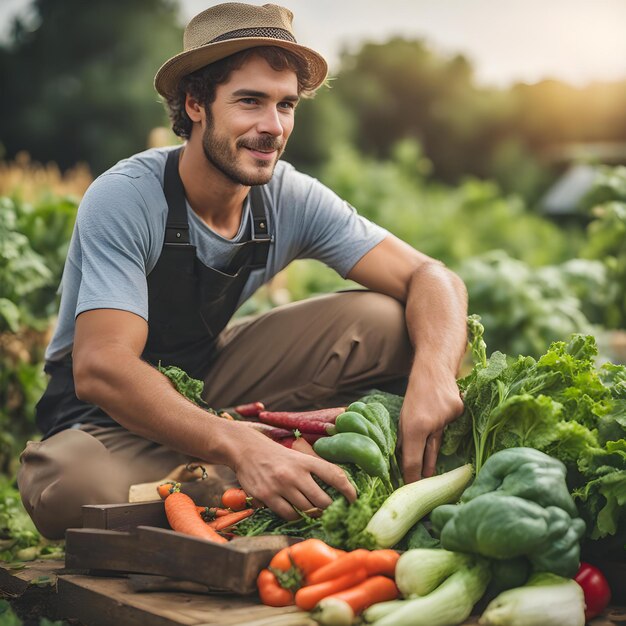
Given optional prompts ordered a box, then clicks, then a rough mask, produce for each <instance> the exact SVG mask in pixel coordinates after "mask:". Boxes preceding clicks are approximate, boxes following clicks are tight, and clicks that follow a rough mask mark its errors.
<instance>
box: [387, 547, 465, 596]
mask: <svg viewBox="0 0 626 626" xmlns="http://www.w3.org/2000/svg"><path fill="white" fill-rule="evenodd" d="M472 561H473V559H472V557H471V556H469V555H467V554H461V553H460V552H451V551H450V550H440V549H436V550H431V549H422V548H416V549H415V550H408V551H407V552H405V553H404V554H403V555H402V556H401V557H400V558H399V559H398V563H397V564H396V572H395V578H396V585H398V589H399V590H400V593H402V595H403V596H404V597H405V598H413V597H415V596H426V595H428V594H429V593H430V592H431V591H434V590H435V589H436V588H437V587H439V585H440V584H441V583H442V582H443V581H444V580H445V579H446V578H448V576H450V575H451V574H453V573H454V572H456V571H457V570H460V569H463V568H464V567H467V566H468V565H470V564H471V563H472Z"/></svg>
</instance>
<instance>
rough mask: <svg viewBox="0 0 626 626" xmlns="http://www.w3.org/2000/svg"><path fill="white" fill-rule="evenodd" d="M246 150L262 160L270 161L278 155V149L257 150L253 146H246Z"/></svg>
mask: <svg viewBox="0 0 626 626" xmlns="http://www.w3.org/2000/svg"><path fill="white" fill-rule="evenodd" d="M246 150H248V151H249V152H250V154H251V155H252V156H253V157H254V158H255V159H259V160H261V161H269V160H271V159H272V158H273V157H274V156H275V155H276V150H269V151H266V150H255V149H253V148H248V147H246Z"/></svg>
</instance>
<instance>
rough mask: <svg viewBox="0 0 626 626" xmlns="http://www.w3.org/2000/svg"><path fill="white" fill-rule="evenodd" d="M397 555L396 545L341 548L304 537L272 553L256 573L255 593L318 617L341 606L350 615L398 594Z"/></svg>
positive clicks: (262, 597) (279, 604)
mask: <svg viewBox="0 0 626 626" xmlns="http://www.w3.org/2000/svg"><path fill="white" fill-rule="evenodd" d="M399 558H400V555H399V554H398V553H397V552H396V551H395V550H354V551H352V552H344V551H342V550H336V549H334V548H331V547H330V546H328V545H327V544H325V543H324V542H323V541H320V540H319V539H307V540H305V541H302V542H300V543H296V544H294V545H293V546H289V547H288V548H284V549H283V550H281V551H280V552H278V553H277V554H276V555H275V556H274V558H273V559H272V561H271V562H270V565H269V567H268V568H267V569H265V570H263V571H262V572H261V573H260V574H259V577H258V579H257V586H258V589H259V595H260V597H261V601H262V602H263V603H264V604H268V605H269V606H288V605H292V604H295V605H296V606H297V607H298V608H300V609H302V610H304V611H312V612H313V615H314V616H318V617H320V619H321V620H323V619H324V614H325V613H327V612H329V611H332V612H334V613H335V612H340V613H342V614H345V616H346V619H348V618H350V621H352V619H354V617H355V616H356V615H358V614H360V613H361V612H362V611H364V610H365V609H366V608H367V607H369V606H371V605H372V604H375V603H377V602H384V601H387V600H395V599H396V598H397V597H398V595H399V592H398V588H397V587H396V584H395V582H394V580H393V577H394V574H395V568H396V563H397V561H398V559H399ZM348 623H350V622H348Z"/></svg>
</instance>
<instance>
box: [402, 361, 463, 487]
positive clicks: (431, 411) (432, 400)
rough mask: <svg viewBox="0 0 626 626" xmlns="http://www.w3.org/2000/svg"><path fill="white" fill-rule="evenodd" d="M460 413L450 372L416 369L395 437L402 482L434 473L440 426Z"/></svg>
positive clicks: (457, 392) (453, 379)
mask: <svg viewBox="0 0 626 626" xmlns="http://www.w3.org/2000/svg"><path fill="white" fill-rule="evenodd" d="M462 412H463V400H462V399H461V395H460V393H459V388H458V386H457V384H456V378H455V377H454V376H453V375H451V374H449V373H445V374H441V373H440V374H437V373H433V372H417V373H414V374H413V375H412V376H411V377H410V378H409V386H408V388H407V392H406V396H405V398H404V404H403V405H402V411H401V412H400V436H399V443H400V445H401V446H402V473H403V475H404V480H405V482H407V483H410V482H414V481H416V480H419V479H420V478H422V477H428V476H433V475H434V473H435V464H436V463H437V454H438V453H439V448H440V446H441V439H442V437H443V429H444V427H445V426H446V425H447V424H449V423H450V422H453V421H454V420H455V419H456V418H457V417H458V416H459V415H461V413H462Z"/></svg>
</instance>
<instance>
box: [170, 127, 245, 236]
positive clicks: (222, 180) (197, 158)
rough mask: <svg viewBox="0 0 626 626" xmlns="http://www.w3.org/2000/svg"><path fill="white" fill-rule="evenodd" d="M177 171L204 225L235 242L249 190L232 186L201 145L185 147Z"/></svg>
mask: <svg viewBox="0 0 626 626" xmlns="http://www.w3.org/2000/svg"><path fill="white" fill-rule="evenodd" d="M178 171H179V172H180V178H181V180H182V182H183V187H184V188H185V196H186V197H187V202H189V205H190V206H191V208H192V209H193V211H194V213H195V214H196V215H198V216H199V217H200V218H201V219H202V221H204V222H205V223H206V224H207V226H209V227H210V228H211V229H212V230H214V231H216V232H217V233H219V234H220V235H222V236H224V237H226V238H228V239H232V238H233V237H234V236H235V235H236V234H237V232H238V230H239V225H240V223H241V214H242V209H243V203H244V201H245V199H246V196H247V195H248V192H249V191H250V187H246V186H245V185H240V184H238V183H235V182H233V181H232V180H230V179H229V178H227V177H226V176H224V174H222V172H220V171H219V170H217V169H216V168H215V167H214V166H213V165H212V164H211V163H209V161H207V159H206V157H205V155H204V151H203V149H202V144H201V142H199V141H192V140H191V139H190V140H189V141H187V143H186V144H185V148H184V150H183V154H182V156H181V159H180V163H179V167H178Z"/></svg>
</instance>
